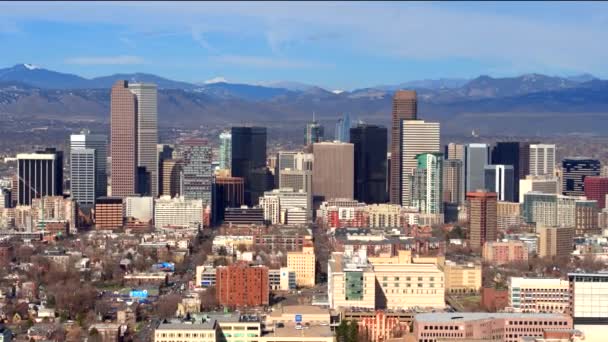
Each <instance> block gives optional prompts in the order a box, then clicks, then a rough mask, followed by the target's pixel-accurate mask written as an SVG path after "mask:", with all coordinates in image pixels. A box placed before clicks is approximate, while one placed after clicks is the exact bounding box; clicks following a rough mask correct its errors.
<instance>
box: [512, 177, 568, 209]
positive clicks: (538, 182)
mask: <svg viewBox="0 0 608 342" xmlns="http://www.w3.org/2000/svg"><path fill="white" fill-rule="evenodd" d="M559 185H560V180H559V178H557V177H555V176H553V175H543V176H531V175H528V176H526V179H520V180H519V203H524V195H525V194H526V193H528V192H530V191H537V192H541V193H544V194H557V193H559Z"/></svg>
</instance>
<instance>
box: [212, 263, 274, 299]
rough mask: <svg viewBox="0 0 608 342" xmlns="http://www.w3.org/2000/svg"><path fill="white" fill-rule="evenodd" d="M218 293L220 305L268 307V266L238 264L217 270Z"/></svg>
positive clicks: (220, 267)
mask: <svg viewBox="0 0 608 342" xmlns="http://www.w3.org/2000/svg"><path fill="white" fill-rule="evenodd" d="M215 277H216V293H217V300H218V303H219V304H220V305H224V306H236V307H240V306H261V305H268V300H269V286H268V268H267V267H266V266H248V265H246V264H243V263H237V264H233V265H230V266H219V267H217V268H216V276H215Z"/></svg>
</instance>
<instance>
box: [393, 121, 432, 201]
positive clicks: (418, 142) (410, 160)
mask: <svg viewBox="0 0 608 342" xmlns="http://www.w3.org/2000/svg"><path fill="white" fill-rule="evenodd" d="M401 132H402V133H403V135H402V137H401V142H402V146H401V149H400V153H401V154H400V155H401V187H402V188H401V204H402V205H403V206H411V204H412V203H411V202H412V195H411V191H412V184H411V179H412V178H411V177H412V176H413V174H414V170H415V169H416V167H417V166H418V161H417V160H416V156H417V155H419V154H421V153H435V152H440V149H441V147H440V140H439V139H440V138H439V123H438V122H426V121H424V120H403V122H402V129H401Z"/></svg>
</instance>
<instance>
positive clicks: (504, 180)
mask: <svg viewBox="0 0 608 342" xmlns="http://www.w3.org/2000/svg"><path fill="white" fill-rule="evenodd" d="M484 178H485V187H484V188H485V189H487V190H488V191H491V192H495V193H497V194H498V200H499V201H507V202H514V201H515V179H514V178H515V176H514V168H513V166H511V165H486V167H485V177H484Z"/></svg>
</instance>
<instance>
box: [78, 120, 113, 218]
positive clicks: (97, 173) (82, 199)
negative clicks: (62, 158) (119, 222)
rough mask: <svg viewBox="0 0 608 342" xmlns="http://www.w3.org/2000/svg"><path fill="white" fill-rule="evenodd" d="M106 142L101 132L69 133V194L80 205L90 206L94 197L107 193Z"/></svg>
mask: <svg viewBox="0 0 608 342" xmlns="http://www.w3.org/2000/svg"><path fill="white" fill-rule="evenodd" d="M107 144H108V142H107V137H106V136H105V135H102V134H91V133H90V132H89V131H82V132H81V133H80V134H72V135H70V185H71V194H72V198H74V200H75V201H76V202H77V203H78V205H80V206H92V205H93V204H94V202H95V198H97V197H102V196H106V195H107V188H108V176H107V173H106V164H107ZM82 150H89V151H82ZM75 151H78V152H75ZM75 154H77V156H76V157H75ZM91 158H92V160H91ZM91 172H92V177H93V178H92V179H93V183H91Z"/></svg>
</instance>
